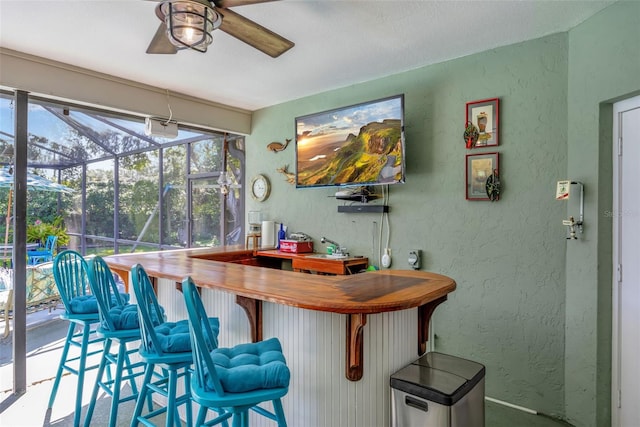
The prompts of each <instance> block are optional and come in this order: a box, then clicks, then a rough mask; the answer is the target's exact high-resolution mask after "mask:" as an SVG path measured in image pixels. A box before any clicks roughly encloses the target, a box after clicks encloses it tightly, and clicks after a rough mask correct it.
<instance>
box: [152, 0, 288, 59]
mask: <svg viewBox="0 0 640 427" xmlns="http://www.w3.org/2000/svg"><path fill="white" fill-rule="evenodd" d="M269 1H276V0H211V1H209V0H164V1H162V2H160V3H159V4H158V6H156V16H157V17H158V18H159V19H160V21H162V22H161V23H160V26H159V27H158V30H157V31H156V34H155V35H154V36H153V39H152V40H151V43H150V44H149V47H148V48H147V53H150V54H175V53H177V52H178V50H182V49H188V48H190V49H194V50H197V51H199V52H205V51H206V50H207V46H208V45H209V44H210V43H211V41H212V36H211V32H212V31H213V30H215V29H220V30H222V31H224V32H225V33H227V34H229V35H230V36H233V37H235V38H237V39H238V40H240V41H243V42H245V43H247V44H248V45H249V46H252V47H254V48H256V49H258V50H260V51H261V52H264V53H266V54H267V55H269V56H271V57H273V58H277V57H278V56H280V55H282V54H283V53H284V52H286V51H287V50H289V49H291V48H292V47H293V46H294V43H293V42H291V41H289V40H287V39H285V38H284V37H282V36H280V35H278V34H276V33H274V32H273V31H271V30H269V29H267V28H265V27H263V26H261V25H259V24H258V23H256V22H254V21H252V20H250V19H248V18H245V17H243V16H242V15H239V14H237V13H235V12H234V11H232V10H231V9H229V7H234V6H243V5H251V4H255V3H266V2H269ZM194 37H195V38H196V39H197V41H193V39H194Z"/></svg>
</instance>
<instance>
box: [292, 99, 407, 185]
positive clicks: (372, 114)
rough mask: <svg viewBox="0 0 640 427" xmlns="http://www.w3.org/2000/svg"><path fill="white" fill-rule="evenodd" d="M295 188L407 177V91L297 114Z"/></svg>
mask: <svg viewBox="0 0 640 427" xmlns="http://www.w3.org/2000/svg"><path fill="white" fill-rule="evenodd" d="M295 125H296V141H295V147H296V187H297V188H306V187H330V186H331V187H333V186H339V187H340V186H369V185H383V184H397V183H403V182H404V179H405V145H404V95H396V96H392V97H388V98H384V99H377V100H374V101H369V102H363V103H361V104H356V105H351V106H348V107H342V108H336V109H334V110H329V111H323V112H321V113H315V114H309V115H306V116H301V117H296V119H295Z"/></svg>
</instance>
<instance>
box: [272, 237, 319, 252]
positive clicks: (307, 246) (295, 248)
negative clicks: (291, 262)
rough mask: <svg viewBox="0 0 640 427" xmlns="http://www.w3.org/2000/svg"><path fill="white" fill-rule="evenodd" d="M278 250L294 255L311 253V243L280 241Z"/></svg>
mask: <svg viewBox="0 0 640 427" xmlns="http://www.w3.org/2000/svg"><path fill="white" fill-rule="evenodd" d="M280 250H281V251H282V252H291V253H294V254H301V253H307V252H313V242H310V241H297V240H280Z"/></svg>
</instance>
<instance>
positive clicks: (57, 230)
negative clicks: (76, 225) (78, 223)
mask: <svg viewBox="0 0 640 427" xmlns="http://www.w3.org/2000/svg"><path fill="white" fill-rule="evenodd" d="M49 236H58V246H67V245H68V244H69V235H68V234H67V229H66V227H65V226H64V221H63V220H62V217H56V218H55V219H54V220H53V222H51V223H48V222H42V221H40V220H39V219H38V220H36V221H35V222H34V223H33V224H29V225H27V242H40V243H42V244H44V242H46V240H47V237H49Z"/></svg>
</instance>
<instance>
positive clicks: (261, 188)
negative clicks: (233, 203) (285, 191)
mask: <svg viewBox="0 0 640 427" xmlns="http://www.w3.org/2000/svg"><path fill="white" fill-rule="evenodd" d="M270 193H271V183H270V182H269V178H267V177H266V176H264V175H256V176H255V177H253V179H252V180H251V197H253V199H254V200H257V201H258V202H264V201H265V200H267V198H268V197H269V194H270Z"/></svg>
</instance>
